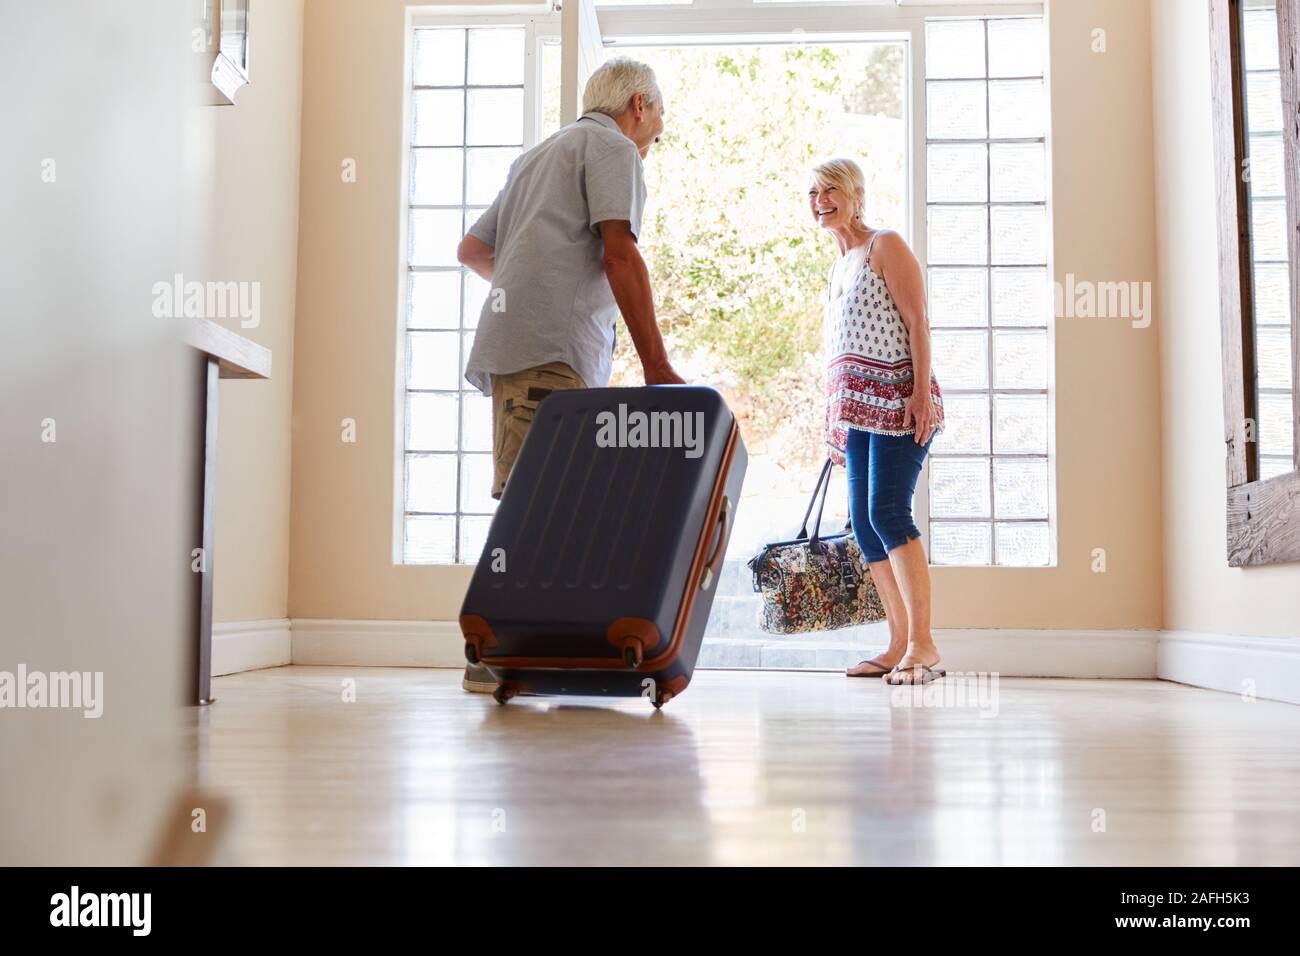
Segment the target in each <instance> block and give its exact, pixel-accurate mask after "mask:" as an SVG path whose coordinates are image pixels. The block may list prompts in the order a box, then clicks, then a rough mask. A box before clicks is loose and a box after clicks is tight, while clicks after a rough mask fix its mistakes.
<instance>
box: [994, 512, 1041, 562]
mask: <svg viewBox="0 0 1300 956" xmlns="http://www.w3.org/2000/svg"><path fill="white" fill-rule="evenodd" d="M997 541H998V564H1001V565H1005V566H1007V567H1013V568H1040V567H1044V566H1045V565H1046V564H1047V563H1048V562H1049V561H1050V560H1051V543H1050V540H1049V538H1048V526H1047V522H1046V521H1044V522H1042V523H1041V524H1039V523H1034V524H1028V523H1026V524H1019V523H1017V524H1000V525H998V526H997Z"/></svg>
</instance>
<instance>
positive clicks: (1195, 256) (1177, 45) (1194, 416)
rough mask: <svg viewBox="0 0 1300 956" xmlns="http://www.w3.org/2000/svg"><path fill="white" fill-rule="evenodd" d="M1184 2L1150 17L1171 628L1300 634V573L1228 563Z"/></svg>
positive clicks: (1210, 191)
mask: <svg viewBox="0 0 1300 956" xmlns="http://www.w3.org/2000/svg"><path fill="white" fill-rule="evenodd" d="M1189 6H1193V5H1189V4H1187V3H1186V2H1185V0H1155V2H1154V3H1153V5H1152V10H1151V25H1152V33H1153V38H1154V43H1153V45H1152V73H1153V85H1154V89H1153V95H1154V102H1155V112H1156V118H1157V122H1156V126H1155V142H1156V173H1157V176H1156V182H1157V196H1156V198H1157V206H1156V210H1157V223H1158V227H1159V231H1160V258H1159V269H1160V284H1159V287H1158V295H1159V298H1160V300H1161V301H1162V302H1163V303H1164V305H1165V308H1164V315H1165V316H1166V317H1167V318H1166V321H1165V325H1164V328H1163V329H1162V334H1161V368H1162V376H1161V381H1162V388H1161V391H1162V397H1163V408H1164V414H1163V418H1162V423H1163V433H1164V476H1165V480H1164V513H1165V520H1164V529H1165V530H1164V548H1165V555H1166V557H1165V566H1166V575H1165V591H1164V620H1165V626H1166V627H1167V628H1170V629H1183V630H1193V631H1210V632H1218V633H1229V634H1257V635H1265V636H1285V637H1296V636H1300V564H1289V565H1277V566H1273V567H1264V568H1230V567H1228V564H1227V560H1226V558H1225V541H1224V536H1225V518H1224V445H1223V397H1222V396H1223V393H1222V387H1223V373H1222V367H1221V364H1220V331H1219V286H1218V274H1219V271H1218V254H1217V247H1216V234H1217V233H1216V230H1217V228H1218V227H1217V220H1216V209H1215V200H1216V194H1217V190H1218V184H1217V183H1216V182H1215V181H1214V168H1213V164H1214V148H1213V142H1212V140H1211V127H1210V111H1211V99H1210V60H1209V18H1208V15H1207V14H1206V11H1205V9H1204V6H1205V5H1204V4H1199V3H1198V4H1195V5H1194V6H1195V7H1196V10H1195V15H1192V11H1190V10H1189V9H1188V7H1189Z"/></svg>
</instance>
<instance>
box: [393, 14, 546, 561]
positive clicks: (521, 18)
mask: <svg viewBox="0 0 1300 956" xmlns="http://www.w3.org/2000/svg"><path fill="white" fill-rule="evenodd" d="M470 11H472V12H470ZM482 11H483V8H482V7H465V8H461V7H433V8H415V7H408V8H407V11H406V18H405V26H404V30H405V33H404V43H403V46H404V49H405V54H404V56H403V64H402V161H401V177H400V189H401V191H400V194H399V196H398V222H399V226H398V230H399V232H398V249H399V255H398V270H397V273H398V274H397V285H398V292H397V302H398V308H397V315H396V323H397V325H396V333H397V348H396V350H395V353H396V354H395V356H394V362H395V364H394V375H393V382H394V396H393V402H394V404H393V422H394V435H393V448H394V459H393V539H392V543H393V548H392V558H393V563H394V564H397V565H404V564H412V565H416V564H417V562H408V561H407V560H406V547H405V544H406V519H407V518H408V517H409V516H411V515H412V514H415V515H418V514H421V513H420V512H416V513H412V512H408V511H407V510H406V456H407V450H406V397H407V395H408V393H409V392H410V391H412V390H411V389H408V388H407V383H406V353H407V336H408V330H407V309H408V307H409V301H408V299H409V292H410V284H409V277H410V275H411V273H412V272H427V271H444V272H450V271H455V272H457V273H459V274H461V276H462V279H461V285H460V288H461V292H460V296H461V299H460V302H459V305H460V310H459V312H458V315H463V312H464V295H465V291H464V289H465V280H464V273H465V272H466V271H467V270H466V269H465V268H464V267H456V266H447V267H431V266H413V265H411V263H410V262H409V260H408V256H409V251H410V250H409V246H408V240H409V226H410V213H411V210H412V209H413V208H420V206H419V205H418V204H415V203H412V202H411V199H410V189H411V183H410V176H411V168H410V166H411V150H412V142H411V139H412V136H411V133H412V130H411V124H412V120H413V109H414V97H413V94H414V93H415V92H416V89H417V87H416V86H415V83H414V76H413V69H414V62H413V60H414V46H415V43H414V41H415V31H416V30H419V29H422V28H430V27H432V28H437V27H445V28H472V27H483V26H490V27H491V26H494V27H508V26H522V27H523V28H524V137H523V148H524V149H528V148H529V147H531V146H533V145H535V144H536V143H537V139H538V131H539V128H540V126H541V109H540V104H541V89H542V49H541V45H542V43H544V42H546V40H547V39H555V38H558V37H559V33H560V22H559V14H558V13H553V12H550V11H549V9H548V8H547V6H546V5H545V4H543V5H536V4H534V5H530V6H503V7H501V8H500V9H499V10H494V11H493V12H491V13H483V12H482ZM465 121H466V122H468V113H467V114H466V117H465ZM461 208H462V211H463V214H464V215H465V216H466V217H468V216H469V215H470V214H472V213H473V212H481V211H482V207H480V206H477V205H473V206H470V205H466V204H464V203H462V205H461ZM463 221H468V218H466V219H465V220H463ZM457 328H458V341H459V349H460V351H461V354H460V355H459V356H458V363H459V364H458V366H457V368H458V369H460V368H463V367H464V365H465V356H464V354H463V350H464V348H465V336H464V330H463V329H461V328H460V326H459V325H458V326H457ZM457 385H458V386H461V388H460V389H459V391H460V392H463V391H464V389H463V386H464V383H463V382H461V381H458V382H457ZM418 391H424V390H418ZM448 394H453V392H451V391H450V390H448ZM457 408H458V410H459V408H460V406H459V404H458V406H457ZM462 422H463V414H461V415H460V416H459V417H458V420H457V425H456V429H457V442H456V445H457V447H456V451H455V456H456V510H455V512H454V513H453V515H454V518H455V519H456V540H455V541H454V542H453V543H452V556H453V560H452V561H451V562H445V563H443V562H437V563H434V564H433V566H450V565H458V564H465V563H467V562H466V561H465V559H464V557H463V556H462V555H461V554H460V541H461V536H460V519H461V518H462V517H463V516H464V513H463V512H462V511H461V500H462V495H461V488H460V483H461V477H460V476H461V461H462V459H463V457H464V456H465V454H466V451H465V449H464V447H463V446H464V441H463V436H461V435H460V431H461V428H462V427H463V426H462ZM420 563H423V562H420Z"/></svg>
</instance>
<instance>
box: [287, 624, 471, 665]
mask: <svg viewBox="0 0 1300 956" xmlns="http://www.w3.org/2000/svg"><path fill="white" fill-rule="evenodd" d="M291 633H292V635H293V662H294V663H295V664H317V665H348V666H355V667H464V666H465V639H464V637H462V636H461V633H460V625H459V624H457V623H456V622H455V621H313V620H300V619H298V618H295V619H294V621H293V628H292V632H291Z"/></svg>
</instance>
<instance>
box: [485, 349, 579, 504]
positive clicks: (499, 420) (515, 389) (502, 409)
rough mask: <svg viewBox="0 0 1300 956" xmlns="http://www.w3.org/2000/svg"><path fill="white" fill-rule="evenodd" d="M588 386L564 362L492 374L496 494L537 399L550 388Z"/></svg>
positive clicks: (510, 466)
mask: <svg viewBox="0 0 1300 956" xmlns="http://www.w3.org/2000/svg"><path fill="white" fill-rule="evenodd" d="M586 387H587V383H586V382H584V381H583V380H582V379H581V378H580V377H579V376H578V373H577V372H575V371H574V370H573V369H571V368H569V366H567V365H565V364H564V363H563V362H548V363H547V364H546V365H539V366H537V367H536V368H526V369H524V370H523V371H521V372H511V373H510V374H509V375H493V376H492V463H493V465H494V466H495V469H496V476H495V480H494V482H493V484H492V497H493V498H500V497H501V492H502V491H504V490H505V487H506V479H507V478H509V477H510V469H512V468H513V467H514V466H515V459H516V458H518V457H519V449H520V447H521V446H522V445H523V443H524V436H525V435H527V434H528V428H529V426H531V425H532V424H533V413H534V412H535V411H537V405H538V403H539V402H541V400H542V399H544V398H545V397H546V396H547V395H549V394H551V392H558V391H561V390H563V389H568V388H586Z"/></svg>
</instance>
